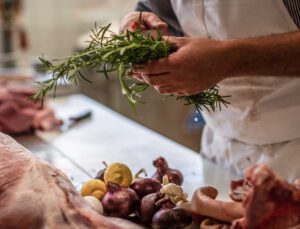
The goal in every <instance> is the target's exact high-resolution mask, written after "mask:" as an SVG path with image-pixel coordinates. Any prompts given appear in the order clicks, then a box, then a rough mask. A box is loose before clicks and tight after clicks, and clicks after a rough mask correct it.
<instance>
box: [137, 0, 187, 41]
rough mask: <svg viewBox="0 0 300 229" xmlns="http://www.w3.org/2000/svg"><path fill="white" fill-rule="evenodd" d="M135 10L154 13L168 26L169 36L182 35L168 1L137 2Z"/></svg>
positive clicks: (142, 0)
mask: <svg viewBox="0 0 300 229" xmlns="http://www.w3.org/2000/svg"><path fill="white" fill-rule="evenodd" d="M135 10H136V11H147V12H153V13H155V14H156V15H157V16H159V17H160V18H161V19H162V20H163V21H164V22H166V23H167V24H168V30H169V33H170V34H171V35H173V36H183V35H184V33H183V31H182V29H181V27H180V24H179V22H178V19H177V17H176V14H175V12H174V11H173V8H172V5H171V2H170V0H139V1H138V2H137V4H136V6H135Z"/></svg>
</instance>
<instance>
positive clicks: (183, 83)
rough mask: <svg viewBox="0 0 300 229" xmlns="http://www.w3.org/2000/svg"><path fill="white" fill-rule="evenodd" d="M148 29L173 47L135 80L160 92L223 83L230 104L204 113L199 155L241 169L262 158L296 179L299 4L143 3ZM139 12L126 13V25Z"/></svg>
mask: <svg viewBox="0 0 300 229" xmlns="http://www.w3.org/2000/svg"><path fill="white" fill-rule="evenodd" d="M137 11H148V12H144V13H143V14H142V21H143V26H144V27H145V28H146V29H150V30H154V29H157V28H158V29H161V30H163V31H164V32H165V33H166V34H167V33H170V34H172V35H176V36H181V37H171V36H170V37H166V39H167V40H168V41H169V42H172V43H174V44H175V46H176V48H177V51H176V52H175V53H173V54H171V55H170V56H169V57H168V58H162V59H160V60H158V61H152V62H149V63H147V64H145V65H144V68H143V69H141V70H140V69H139V70H138V72H137V73H136V75H135V77H136V78H138V79H141V80H144V81H146V82H148V83H149V84H151V85H153V86H154V88H155V89H156V90H157V91H159V92H160V93H162V94H175V95H192V94H195V93H198V92H200V91H203V90H205V89H207V88H210V87H212V86H213V85H215V84H218V85H219V86H220V94H223V95H231V96H232V97H231V98H230V103H231V104H230V105H229V106H228V108H225V107H223V108H222V110H221V111H216V112H211V113H209V112H203V116H204V118H205V120H206V126H205V128H204V131H203V135H202V148H201V153H202V155H204V156H205V157H207V158H209V159H211V160H214V161H216V162H217V163H220V164H223V165H225V166H227V167H230V168H232V169H234V170H235V171H237V172H239V173H242V172H243V171H244V170H245V169H246V168H247V167H249V166H250V165H251V164H256V163H262V162H264V163H266V164H268V165H269V166H271V167H272V168H273V169H274V170H275V171H276V172H277V173H279V174H280V175H282V176H283V177H285V178H286V179H288V180H290V181H293V180H294V179H295V178H297V177H300V165H299V162H300V78H299V77H298V76H300V32H299V29H298V28H299V26H300V2H299V1H298V0H226V1H224V0H143V1H139V2H138V4H137ZM138 17H139V12H133V13H130V14H128V15H127V16H126V17H125V18H124V19H123V21H122V28H121V29H122V30H125V29H131V28H132V25H133V23H135V22H136V21H137V20H138Z"/></svg>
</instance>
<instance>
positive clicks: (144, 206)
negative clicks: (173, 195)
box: [140, 192, 175, 224]
mask: <svg viewBox="0 0 300 229" xmlns="http://www.w3.org/2000/svg"><path fill="white" fill-rule="evenodd" d="M162 207H163V208H174V207H175V205H174V203H173V202H172V201H171V200H170V199H169V198H167V197H165V194H164V193H160V192H157V193H151V194H149V195H147V196H144V198H143V199H142V201H141V206H140V218H141V222H142V223H144V224H150V223H151V222H152V217H153V215H154V214H155V213H156V212H157V211H158V210H159V209H160V208H162Z"/></svg>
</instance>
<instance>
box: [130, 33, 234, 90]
mask: <svg viewBox="0 0 300 229" xmlns="http://www.w3.org/2000/svg"><path fill="white" fill-rule="evenodd" d="M165 39H166V41H167V42H170V43H173V44H174V45H175V47H176V48H177V51H176V52H174V53H172V54H171V55H170V56H168V57H166V58H162V59H159V60H157V61H151V62H148V63H146V64H144V65H142V66H140V67H141V68H138V69H136V73H135V75H134V77H136V78H137V79H139V80H143V81H145V82H147V83H149V84H151V85H153V86H154V88H155V89H156V90H157V91H158V92H160V93H162V94H175V95H193V94H197V93H199V92H201V91H203V90H205V89H208V88H211V87H213V86H214V85H216V84H217V83H218V82H219V81H221V80H222V79H223V78H225V77H226V76H227V72H228V71H229V69H228V67H229V64H227V63H228V61H227V59H228V58H227V56H226V53H224V51H223V50H224V47H225V44H224V43H223V42H221V41H213V40H209V39H207V38H183V37H182V38H176V37H165Z"/></svg>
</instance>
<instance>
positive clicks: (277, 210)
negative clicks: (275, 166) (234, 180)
mask: <svg viewBox="0 0 300 229" xmlns="http://www.w3.org/2000/svg"><path fill="white" fill-rule="evenodd" d="M246 179H247V180H248V181H249V182H250V183H251V185H252V188H251V190H248V192H247V193H248V195H247V196H246V198H244V200H243V203H244V206H245V215H244V217H243V218H242V219H239V220H236V221H235V222H234V223H233V228H234V229H238V228H247V229H252V228H255V229H286V228H300V189H299V186H298V185H297V183H296V184H289V183H287V182H286V181H284V180H282V179H280V178H279V177H277V176H276V175H275V174H274V173H273V172H272V171H271V170H270V169H269V168H268V167H267V166H265V165H259V166H254V167H252V168H250V169H249V170H248V171H247V173H246Z"/></svg>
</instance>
